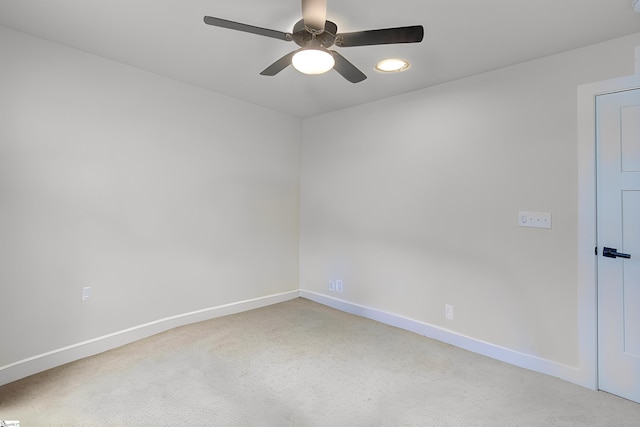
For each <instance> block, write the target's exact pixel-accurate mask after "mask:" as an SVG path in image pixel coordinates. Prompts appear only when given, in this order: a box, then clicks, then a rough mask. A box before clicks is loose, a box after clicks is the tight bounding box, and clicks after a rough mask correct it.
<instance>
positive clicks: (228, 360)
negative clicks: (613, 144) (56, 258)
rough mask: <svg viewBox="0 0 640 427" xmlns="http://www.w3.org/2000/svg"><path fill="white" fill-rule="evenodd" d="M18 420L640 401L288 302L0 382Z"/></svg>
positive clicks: (146, 421)
mask: <svg viewBox="0 0 640 427" xmlns="http://www.w3.org/2000/svg"><path fill="white" fill-rule="evenodd" d="M3 419H8V420H20V421H21V424H20V425H21V427H24V426H47V425H53V426H58V425H65V426H76V425H77V426H93V425H97V426H145V425H154V426H177V425H180V426H196V425H207V426H213V425H216V426H217V425H219V426H287V425H296V426H414V425H415V426H475V425H477V426H573V425H588V426H640V405H638V404H635V403H632V402H629V401H626V400H624V399H621V398H618V397H615V396H612V395H609V394H606V393H603V392H595V391H591V390H587V389H584V388H581V387H578V386H576V385H573V384H570V383H567V382H565V381H561V380H559V379H555V378H552V377H549V376H545V375H541V374H537V373H534V372H530V371H527V370H523V369H520V368H516V367H514V366H511V365H508V364H505V363H502V362H498V361H495V360H492V359H489V358H486V357H483V356H478V355H476V354H473V353H470V352H467V351H465V350H461V349H458V348H455V347H452V346H449V345H446V344H442V343H439V342H437V341H433V340H430V339H427V338H424V337H421V336H419V335H416V334H413V333H410V332H406V331H403V330H399V329H396V328H392V327H389V326H386V325H383V324H380V323H377V322H374V321H371V320H368V319H363V318H360V317H356V316H352V315H349V314H346V313H342V312H339V311H336V310H333V309H331V308H327V307H324V306H322V305H319V304H316V303H313V302H310V301H308V300H304V299H296V300H292V301H289V302H285V303H282V304H277V305H274V306H270V307H266V308H262V309H258V310H253V311H250V312H246V313H241V314H237V315H233V316H228V317H223V318H219V319H214V320H210V321H206V322H201V323H197V324H194V325H189V326H185V327H181V328H177V329H174V330H171V331H168V332H165V333H162V334H159V335H156V336H153V337H151V338H147V339H145V340H142V341H139V342H136V343H133V344H130V345H127V346H124V347H121V348H118V349H115V350H112V351H109V352H106V353H103V354H100V355H97V356H94V357H90V358H87V359H84V360H81V361H78V362H74V363H71V364H68V365H65V366H62V367H59V368H55V369H52V370H50V371H47V372H44V373H41V374H38V375H34V376H32V377H29V378H26V379H23V380H20V381H17V382H14V383H11V384H7V385H5V386H3V387H0V420H3Z"/></svg>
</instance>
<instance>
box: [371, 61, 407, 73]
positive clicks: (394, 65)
mask: <svg viewBox="0 0 640 427" xmlns="http://www.w3.org/2000/svg"><path fill="white" fill-rule="evenodd" d="M407 68H409V63H408V62H407V61H405V60H404V59H397V58H392V59H383V60H382V61H380V62H378V63H377V64H376V70H378V71H382V72H383V73H397V72H399V71H404V70H406V69H407Z"/></svg>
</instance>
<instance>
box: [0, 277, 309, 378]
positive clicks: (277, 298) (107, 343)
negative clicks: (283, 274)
mask: <svg viewBox="0 0 640 427" xmlns="http://www.w3.org/2000/svg"><path fill="white" fill-rule="evenodd" d="M299 296H300V294H299V292H298V291H297V290H296V291H290V292H284V293H280V294H275V295H268V296H266V297H260V298H254V299H251V300H246V301H240V302H235V303H231V304H225V305H220V306H216V307H210V308H205V309H202V310H197V311H193V312H190V313H184V314H179V315H176V316H171V317H167V318H164V319H159V320H156V321H153V322H149V323H145V324H144V325H139V326H135V327H133V328H129V329H125V330H123V331H118V332H114V333H112V334H108V335H104V336H101V337H98V338H94V339H91V340H88V341H84V342H80V343H77V344H73V345H70V346H67V347H64V348H59V349H56V350H53V351H50V352H47V353H43V354H39V355H37V356H33V357H29V358H27V359H24V360H19V361H17V362H14V363H11V364H9V365H5V366H0V385H4V384H8V383H10V382H13V381H16V380H19V379H21V378H25V377H28V376H29V375H33V374H37V373H38V372H42V371H46V370H47V369H51V368H54V367H56V366H60V365H64V364H65V363H69V362H73V361H75V360H79V359H82V358H84V357H89V356H93V355H95V354H98V353H102V352H104V351H107V350H111V349H114V348H116V347H120V346H122V345H125V344H129V343H132V342H134V341H138V340H141V339H143V338H147V337H149V336H151V335H155V334H158V333H160V332H164V331H167V330H169V329H172V328H176V327H178V326H184V325H188V324H191V323H196V322H201V321H203V320H209V319H214V318H216V317H222V316H227V315H230V314H235V313H240V312H243V311H248V310H253V309H256V308H260V307H265V306H268V305H272V304H277V303H280V302H284V301H288V300H291V299H295V298H298V297H299Z"/></svg>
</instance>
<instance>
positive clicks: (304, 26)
mask: <svg viewBox="0 0 640 427" xmlns="http://www.w3.org/2000/svg"><path fill="white" fill-rule="evenodd" d="M326 15H327V0H302V19H301V20H300V21H298V22H297V23H296V24H295V25H294V26H293V31H292V32H291V33H285V32H282V31H277V30H270V29H267V28H261V27H255V26H253V25H248V24H242V23H239V22H234V21H228V20H226V19H221V18H214V17H212V16H205V17H204V22H205V24H208V25H213V26H216V27H222V28H228V29H231V30H237V31H243V32H246V33H252V34H257V35H260V36H265V37H272V38H274V39H280V40H284V41H287V42H289V41H294V42H296V44H297V45H298V46H300V49H297V50H295V51H293V52H290V53H288V54H286V55H285V56H283V57H282V58H280V59H278V60H277V61H276V62H274V63H273V64H271V65H269V66H268V67H267V68H265V69H264V70H263V71H262V72H261V73H260V74H261V75H263V76H275V75H276V74H278V73H279V72H280V71H282V70H284V69H285V68H286V67H288V66H289V65H293V66H294V68H296V69H297V70H299V71H301V72H303V73H305V74H322V73H324V72H327V71H329V70H330V69H332V68H333V69H335V70H336V71H337V72H338V73H340V75H342V76H343V77H344V78H345V79H347V80H349V81H350V82H352V83H358V82H361V81H363V80H364V79H366V78H367V76H366V75H365V74H364V73H363V72H362V71H360V70H359V69H358V68H357V67H356V66H355V65H353V64H352V63H351V62H349V61H348V60H347V59H346V58H345V57H343V56H342V55H340V54H339V53H338V52H336V51H335V50H329V49H328V48H329V47H331V46H333V45H336V46H338V47H353V46H371V45H380V44H396V43H418V42H421V41H422V38H423V36H424V28H423V27H422V25H413V26H410V27H397V28H384V29H379V30H368V31H356V32H352V33H340V34H339V33H338V26H337V25H336V24H334V23H333V22H331V21H327V20H326Z"/></svg>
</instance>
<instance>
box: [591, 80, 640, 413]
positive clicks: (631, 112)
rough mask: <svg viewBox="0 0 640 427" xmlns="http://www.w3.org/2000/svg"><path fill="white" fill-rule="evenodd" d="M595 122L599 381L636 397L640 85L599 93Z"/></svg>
mask: <svg viewBox="0 0 640 427" xmlns="http://www.w3.org/2000/svg"><path fill="white" fill-rule="evenodd" d="M596 125H597V142H596V147H597V162H598V164H597V176H598V183H597V206H598V212H597V224H598V230H597V233H598V248H597V253H598V383H599V388H600V389H601V390H604V391H607V392H610V393H613V394H616V395H618V396H621V397H624V398H626V399H630V400H633V401H636V402H640V89H635V90H629V91H624V92H617V93H611V94H606V95H600V96H598V97H597V98H596ZM627 256H628V257H629V258H627Z"/></svg>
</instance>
